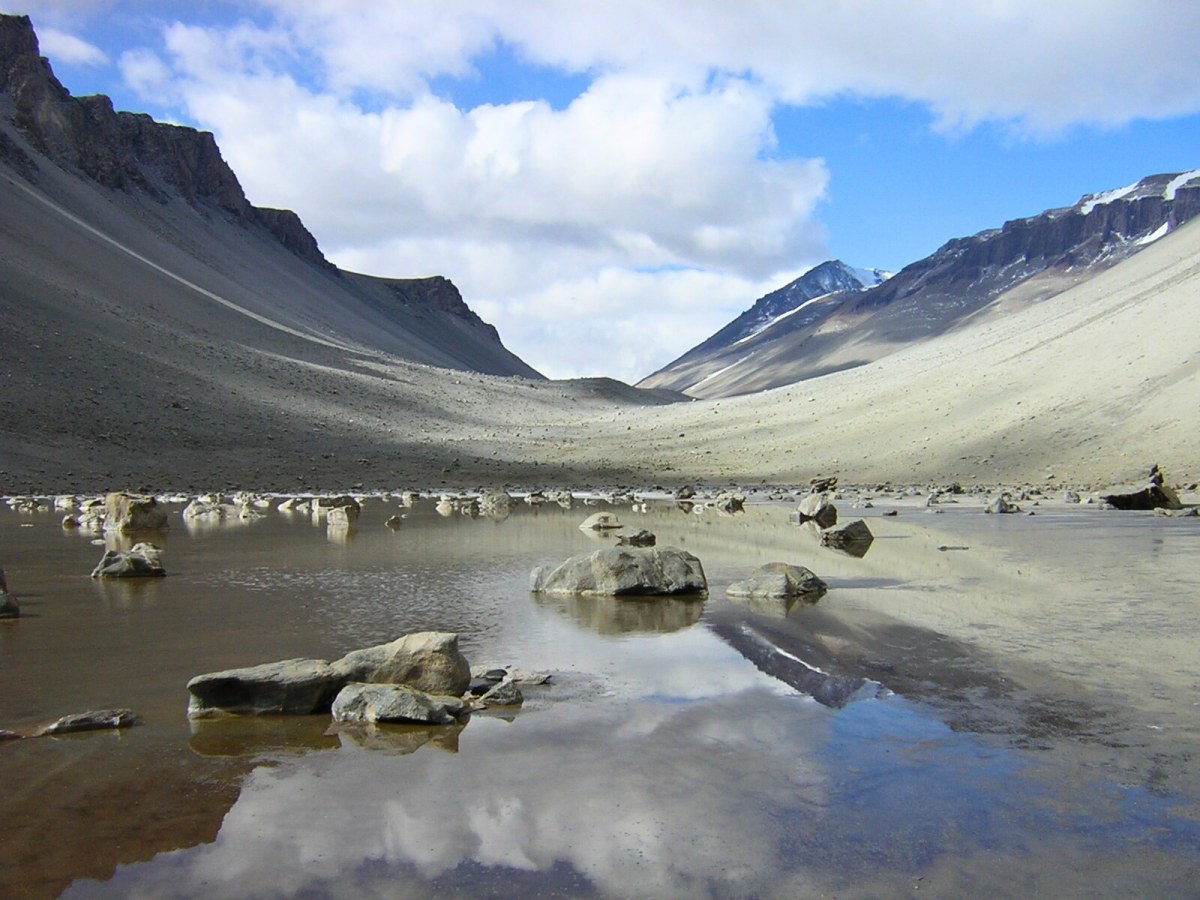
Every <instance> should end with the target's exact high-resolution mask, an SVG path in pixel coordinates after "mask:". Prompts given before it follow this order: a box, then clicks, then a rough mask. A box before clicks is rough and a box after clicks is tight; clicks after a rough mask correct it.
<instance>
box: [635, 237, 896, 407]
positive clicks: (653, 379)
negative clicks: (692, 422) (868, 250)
mask: <svg viewBox="0 0 1200 900" xmlns="http://www.w3.org/2000/svg"><path fill="white" fill-rule="evenodd" d="M889 277H890V275H889V273H886V272H881V271H880V270H879V269H855V268H851V267H850V266H848V265H846V264H845V263H844V262H842V261H841V260H838V259H831V260H827V261H826V262H823V263H821V264H820V265H818V266H814V267H813V268H811V269H809V270H808V271H807V272H805V273H804V274H803V275H801V276H800V277H799V278H797V279H796V280H794V281H791V282H789V283H788V284H785V285H784V286H783V287H781V288H779V289H778V290H776V291H772V292H771V293H769V294H767V295H766V296H764V297H760V298H759V299H758V300H756V301H755V303H754V305H753V306H751V307H750V308H749V309H748V310H746V311H745V312H744V313H742V314H741V315H740V316H738V317H737V318H736V319H734V320H733V321H732V322H730V323H729V324H728V325H726V326H725V327H724V328H722V329H721V330H720V331H718V332H716V334H714V335H712V336H711V337H709V338H708V339H707V340H705V341H704V342H703V343H700V344H697V345H696V346H695V347H693V348H692V349H691V350H689V351H688V352H687V353H685V354H683V356H681V357H679V358H678V359H676V360H674V361H673V362H670V363H668V364H667V365H665V366H664V367H663V368H661V369H659V370H658V371H657V372H655V373H653V374H652V375H649V376H647V377H646V378H644V379H642V381H641V382H640V383H639V384H638V386H639V387H645V388H667V389H669V390H675V391H684V392H686V393H688V394H691V395H692V396H694V397H707V396H710V395H709V393H707V391H706V388H708V387H709V386H710V385H709V382H712V381H716V380H719V379H720V378H721V376H722V375H724V374H725V373H726V372H728V371H730V370H731V369H733V368H736V367H738V366H739V364H740V363H741V362H742V361H744V360H747V359H753V358H754V356H755V354H756V352H757V351H758V349H759V348H760V347H761V346H763V345H764V343H767V342H769V341H771V340H772V339H774V338H775V337H778V336H779V335H781V334H791V333H793V332H795V331H800V330H803V329H805V328H808V327H809V326H811V325H812V324H813V323H816V322H820V321H821V320H822V319H824V317H825V316H826V315H827V314H828V313H829V311H830V310H832V309H835V308H837V306H838V305H839V304H840V303H841V301H842V300H844V299H845V297H846V295H847V294H852V293H857V292H859V291H862V290H865V289H867V288H871V287H875V286H877V285H880V284H882V283H883V282H884V281H886V280H887V278H889ZM713 396H722V394H720V393H717V394H715V395H713Z"/></svg>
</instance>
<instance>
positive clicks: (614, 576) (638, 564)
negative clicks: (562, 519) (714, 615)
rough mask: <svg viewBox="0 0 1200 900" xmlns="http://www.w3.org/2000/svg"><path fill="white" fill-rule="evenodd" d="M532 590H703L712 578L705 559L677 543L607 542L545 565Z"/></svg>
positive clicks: (532, 581)
mask: <svg viewBox="0 0 1200 900" xmlns="http://www.w3.org/2000/svg"><path fill="white" fill-rule="evenodd" d="M529 589H530V590H531V591H533V592H535V593H539V592H545V593H550V594H598V595H604V596H618V595H621V594H634V595H647V596H651V595H657V594H701V593H704V592H706V591H707V590H708V580H707V579H706V578H705V576H704V569H703V567H702V566H701V565H700V560H699V559H697V558H696V557H695V556H693V555H692V554H690V553H688V552H686V551H684V550H680V549H678V548H675V547H644V548H643V547H607V548H605V549H602V550H597V551H595V552H594V553H588V554H582V555H580V556H573V557H571V558H570V559H568V560H567V561H566V562H564V563H562V564H561V565H558V566H553V567H551V566H540V567H538V568H536V569H534V570H533V572H532V573H531V574H530V579H529Z"/></svg>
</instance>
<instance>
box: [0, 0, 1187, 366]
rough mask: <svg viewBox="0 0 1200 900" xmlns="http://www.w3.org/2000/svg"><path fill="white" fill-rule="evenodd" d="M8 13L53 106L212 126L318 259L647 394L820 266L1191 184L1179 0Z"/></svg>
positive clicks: (327, 0) (105, 5) (522, 349)
mask: <svg viewBox="0 0 1200 900" xmlns="http://www.w3.org/2000/svg"><path fill="white" fill-rule="evenodd" d="M0 9H3V10H4V11H7V12H24V13H27V14H29V15H30V16H31V17H32V18H33V20H34V26H35V28H36V29H37V30H38V33H39V37H40V39H41V42H42V48H43V52H44V53H45V54H46V55H47V56H48V57H49V58H50V59H51V62H52V64H53V66H54V69H55V72H56V73H57V74H58V76H59V78H60V79H61V80H62V81H63V83H64V84H65V85H66V86H67V88H68V89H69V90H71V91H72V92H73V93H75V94H77V95H78V94H86V93H107V94H109V95H110V96H112V97H113V98H114V101H115V103H116V104H117V106H118V108H125V109H131V110H136V111H144V112H149V113H151V114H152V115H154V116H155V117H156V118H160V119H164V120H169V121H174V122H179V123H183V124H189V125H194V126H196V127H199V128H203V129H205V130H210V131H213V132H214V133H215V134H216V136H217V140H218V142H219V143H220V145H221V148H222V151H223V153H224V155H225V157H226V159H227V160H228V161H229V162H230V164H231V165H232V167H233V168H234V170H235V172H237V174H238V176H239V178H240V180H241V181H242V184H243V186H244V187H245V189H246V192H247V195H248V196H249V197H250V199H251V201H252V202H254V203H257V204H259V205H263V206H282V207H288V208H292V209H295V210H296V211H297V212H299V213H300V215H301V217H302V218H303V219H304V221H305V222H306V224H308V226H309V228H310V229H311V230H312V231H313V232H314V234H315V235H316V236H317V239H318V240H319V242H320V243H321V246H322V248H323V249H324V250H325V252H326V254H327V255H328V256H329V257H330V258H331V259H332V260H333V261H334V262H336V263H338V264H339V265H342V266H343V267H345V268H351V269H355V270H358V271H365V272H369V273H371V274H377V275H390V276H418V275H426V274H434V273H437V274H444V275H446V276H448V277H450V278H451V279H452V280H453V281H454V282H455V283H456V284H457V285H458V286H459V288H460V290H462V292H463V294H464V297H465V298H466V300H467V302H468V303H469V304H470V305H471V306H472V307H473V308H475V309H476V310H477V311H478V312H480V314H481V315H483V316H484V318H486V319H488V320H489V321H491V322H493V323H494V324H496V325H497V327H498V328H499V329H500V333H501V336H502V337H503V339H504V340H505V342H506V344H508V346H509V347H510V348H512V349H513V350H514V351H516V352H517V353H518V354H519V355H521V356H522V357H523V358H525V359H526V360H527V361H528V362H530V363H531V364H532V365H534V366H535V367H536V368H539V369H540V370H542V371H543V372H545V373H546V374H548V375H551V376H556V377H570V376H576V375H598V374H599V375H612V376H615V377H619V378H622V379H624V380H628V381H635V380H637V379H638V378H639V377H642V376H644V375H646V374H648V373H649V372H650V371H652V370H653V369H655V368H657V367H659V366H661V365H663V364H665V363H666V362H668V361H669V360H671V359H673V358H674V357H675V356H677V355H679V354H680V353H682V352H684V351H685V350H687V349H688V348H689V347H691V346H692V345H694V344H695V343H697V342H699V341H700V340H702V339H703V338H705V337H707V336H708V334H710V333H712V332H713V331H715V330H716V329H717V328H719V327H720V326H721V325H723V324H725V322H727V321H728V320H729V319H731V318H733V317H734V316H735V315H737V314H738V313H739V312H741V311H742V310H743V309H745V308H746V307H748V306H749V305H750V304H751V303H752V302H753V301H754V300H755V299H756V298H757V297H758V296H761V295H762V294H764V293H766V292H768V291H770V290H772V289H774V288H776V287H779V286H780V285H782V284H784V283H786V282H787V281H789V280H790V279H791V278H794V277H796V276H797V275H799V274H800V273H801V272H803V271H804V270H806V269H807V268H809V267H811V266H813V265H815V264H817V263H819V262H820V261H822V260H823V259H826V258H832V257H838V258H842V259H844V260H846V261H847V262H849V263H851V264H853V265H856V266H876V267H880V268H885V269H890V270H898V269H900V268H902V267H903V266H904V265H906V264H908V263H910V262H913V261H915V260H917V259H919V258H920V257H922V256H924V255H926V254H928V253H930V252H932V251H933V250H934V249H936V248H937V247H938V246H940V245H941V244H942V243H944V242H945V241H946V240H948V239H950V238H953V237H959V236H963V235H967V234H972V233H974V232H976V231H979V230H981V229H984V228H989V227H995V226H999V225H1000V224H1002V223H1003V222H1004V221H1006V220H1007V219H1011V218H1017V217H1020V216H1026V215H1032V214H1035V213H1037V212H1040V211H1041V210H1043V209H1046V208H1049V207H1053V206H1065V205H1070V204H1072V203H1074V202H1075V201H1076V200H1077V199H1078V198H1079V197H1080V196H1081V195H1083V194H1085V193H1089V192H1098V191H1103V190H1106V189H1110V188H1115V187H1120V186H1122V185H1124V184H1128V183H1130V182H1132V181H1135V180H1137V179H1138V178H1141V177H1142V176H1144V175H1149V174H1155V173H1159V172H1169V171H1184V170H1188V169H1193V168H1197V167H1200V141H1198V138H1200V60H1198V59H1197V55H1196V54H1195V53H1194V52H1193V50H1192V48H1194V47H1195V45H1196V41H1197V39H1200V4H1193V3H1189V2H1183V0H1141V2H1138V3H1132V2H1123V0H1064V2H1062V3H1058V4H1053V5H1049V4H1045V3H1044V2H1032V0H1004V2H996V3H987V4H983V3H979V4H962V3H960V2H957V0H892V2H889V3H887V4H883V3H867V2H864V0H841V2H828V0H795V2H792V3H788V4H782V3H777V2H770V0H747V2H745V3H742V4H728V3H717V2H709V0H688V2H683V0H659V2H656V3H645V2H642V3H626V2H623V0H605V2H589V0H577V2H573V3H543V4H518V3H512V2H504V0H464V2H462V3H458V4H453V5H447V4H444V3H438V2H415V0H414V2H399V3H394V4H380V3H367V2H360V3H355V2H338V0H291V2H285V0H262V2H252V3H225V2H212V0H210V2H194V3H187V4H183V3H154V2H149V0H143V2H133V3H121V2H110V0H51V2H27V3H25V4H24V5H13V3H12V2H11V0H0Z"/></svg>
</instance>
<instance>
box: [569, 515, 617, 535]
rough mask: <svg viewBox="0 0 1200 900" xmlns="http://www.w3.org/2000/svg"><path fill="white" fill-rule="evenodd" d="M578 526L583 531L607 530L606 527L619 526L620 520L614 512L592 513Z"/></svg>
mask: <svg viewBox="0 0 1200 900" xmlns="http://www.w3.org/2000/svg"><path fill="white" fill-rule="evenodd" d="M579 527H580V528H581V529H583V530H584V531H607V530H608V529H614V528H621V527H622V526H621V521H620V519H618V518H617V517H616V515H615V514H613V513H609V512H598V513H592V514H591V515H590V516H588V517H587V518H586V519H584V520H583V521H582V522H580V523H579Z"/></svg>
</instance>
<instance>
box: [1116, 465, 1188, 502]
mask: <svg viewBox="0 0 1200 900" xmlns="http://www.w3.org/2000/svg"><path fill="white" fill-rule="evenodd" d="M1100 499H1101V500H1103V501H1105V502H1106V503H1109V504H1111V505H1112V506H1115V507H1116V508H1117V509H1142V510H1149V509H1183V504H1182V503H1180V502H1179V495H1178V494H1176V493H1175V490H1174V489H1173V488H1172V487H1171V486H1170V485H1168V484H1167V483H1166V478H1165V477H1164V475H1163V472H1162V469H1160V468H1159V467H1158V463H1155V464H1154V465H1153V466H1151V467H1150V475H1149V476H1148V478H1147V481H1146V485H1145V487H1141V488H1126V489H1123V490H1122V489H1117V490H1114V491H1112V492H1111V493H1109V494H1106V495H1103V496H1101V498H1100Z"/></svg>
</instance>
